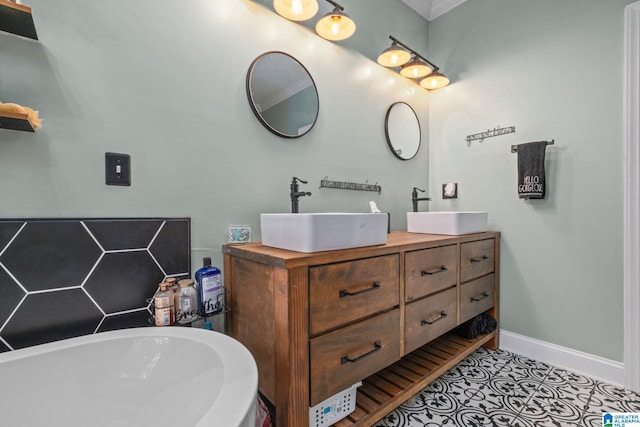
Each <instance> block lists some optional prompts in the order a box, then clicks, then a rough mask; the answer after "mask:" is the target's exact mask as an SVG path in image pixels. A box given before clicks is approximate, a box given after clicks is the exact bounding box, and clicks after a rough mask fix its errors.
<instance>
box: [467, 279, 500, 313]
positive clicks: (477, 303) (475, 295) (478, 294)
mask: <svg viewBox="0 0 640 427" xmlns="http://www.w3.org/2000/svg"><path fill="white" fill-rule="evenodd" d="M494 286H495V282H494V277H493V274H489V275H488V276H484V277H481V278H479V279H476V280H474V281H473V282H469V283H465V284H464V285H462V287H461V288H460V322H466V321H467V320H469V319H471V318H472V317H473V316H477V315H478V314H480V313H482V312H484V311H487V310H489V309H490V308H491V307H493V301H494V297H495V289H494Z"/></svg>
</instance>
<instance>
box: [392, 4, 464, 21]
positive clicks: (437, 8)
mask: <svg viewBox="0 0 640 427" xmlns="http://www.w3.org/2000/svg"><path fill="white" fill-rule="evenodd" d="M465 1H467V0H402V2H403V3H405V4H406V5H407V6H409V7H410V8H411V9H413V10H415V11H416V12H418V14H420V15H421V16H422V17H423V18H424V19H426V20H427V21H431V20H432V19H435V18H437V17H438V16H440V15H443V14H445V13H447V12H449V11H450V10H451V9H453V8H454V7H456V6H458V5H460V4H462V3H464V2H465Z"/></svg>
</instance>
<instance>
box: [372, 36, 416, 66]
mask: <svg viewBox="0 0 640 427" xmlns="http://www.w3.org/2000/svg"><path fill="white" fill-rule="evenodd" d="M410 59H411V54H410V53H409V52H408V51H407V50H406V49H404V48H402V47H400V46H398V45H397V44H396V43H395V42H394V43H392V44H391V46H390V47H388V48H386V49H385V50H384V51H383V52H382V53H381V54H380V56H378V64H380V65H382V66H383V67H399V66H401V65H404V64H406V63H407V62H409V60H410Z"/></svg>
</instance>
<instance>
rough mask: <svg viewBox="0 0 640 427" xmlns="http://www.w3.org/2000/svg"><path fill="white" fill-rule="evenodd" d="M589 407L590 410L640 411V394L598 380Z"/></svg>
mask: <svg viewBox="0 0 640 427" xmlns="http://www.w3.org/2000/svg"><path fill="white" fill-rule="evenodd" d="M588 409H589V412H593V411H600V412H640V395H638V394H637V393H634V392H632V391H630V390H625V389H623V388H621V387H616V386H614V385H611V384H606V383H603V382H600V381H597V382H596V384H595V387H594V390H593V394H592V396H591V400H589V408H588Z"/></svg>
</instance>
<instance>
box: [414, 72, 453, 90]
mask: <svg viewBox="0 0 640 427" xmlns="http://www.w3.org/2000/svg"><path fill="white" fill-rule="evenodd" d="M448 84H449V79H448V78H447V77H446V76H445V75H444V74H442V73H441V72H439V71H438V69H437V68H436V69H435V70H433V71H432V72H431V73H430V74H429V75H428V76H426V77H425V78H424V79H422V80H420V86H422V87H423V88H425V89H430V90H435V89H440V88H441V87H445V86H447V85H448Z"/></svg>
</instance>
